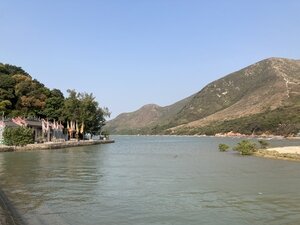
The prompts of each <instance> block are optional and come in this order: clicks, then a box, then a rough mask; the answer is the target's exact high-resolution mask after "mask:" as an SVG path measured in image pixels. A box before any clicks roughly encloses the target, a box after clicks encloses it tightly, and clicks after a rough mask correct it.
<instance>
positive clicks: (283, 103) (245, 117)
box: [106, 58, 300, 134]
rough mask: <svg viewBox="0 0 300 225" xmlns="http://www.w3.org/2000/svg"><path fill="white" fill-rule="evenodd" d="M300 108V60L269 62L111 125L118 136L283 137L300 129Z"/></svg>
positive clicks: (114, 121) (141, 109) (140, 111)
mask: <svg viewBox="0 0 300 225" xmlns="http://www.w3.org/2000/svg"><path fill="white" fill-rule="evenodd" d="M299 105H300V60H292V59H284V58H269V59H265V60H262V61H260V62H257V63H255V64H253V65H250V66H248V67H246V68H244V69H241V70H239V71H236V72H234V73H231V74H229V75H227V76H225V77H223V78H221V79H219V80H216V81H214V82H212V83H210V84H208V85H207V86H206V87H204V88H203V89H202V90H201V91H199V92H198V93H195V94H194V95H192V96H190V97H187V98H185V99H183V100H181V101H178V102H176V103H174V104H173V105H170V106H165V107H161V106H158V105H155V104H149V105H145V106H143V107H141V108H140V109H139V110H137V111H135V112H132V113H123V114H120V115H119V116H118V117H116V118H115V119H113V120H111V121H109V122H108V123H107V126H106V127H107V129H108V130H109V131H110V132H111V133H116V134H214V133H218V132H229V131H236V132H237V131H242V132H243V133H251V132H254V131H256V132H258V133H262V132H267V133H280V130H282V129H281V128H280V126H283V125H284V126H285V128H286V133H289V134H290V133H297V130H300V116H299V115H300V110H299ZM258 121H260V124H259V123H258ZM225 125H226V126H225ZM226 127H227V128H226ZM212 128H213V129H212ZM239 129H240V130H239ZM276 130H278V132H276Z"/></svg>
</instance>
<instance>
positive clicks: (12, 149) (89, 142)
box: [0, 140, 115, 152]
mask: <svg viewBox="0 0 300 225" xmlns="http://www.w3.org/2000/svg"><path fill="white" fill-rule="evenodd" d="M114 142H115V141H114V140H87V141H64V142H47V143H42V144H29V145H26V146H22V147H21V146H6V145H0V152H21V151H33V150H49V149H61V148H71V147H80V146H88V145H98V144H110V143H114Z"/></svg>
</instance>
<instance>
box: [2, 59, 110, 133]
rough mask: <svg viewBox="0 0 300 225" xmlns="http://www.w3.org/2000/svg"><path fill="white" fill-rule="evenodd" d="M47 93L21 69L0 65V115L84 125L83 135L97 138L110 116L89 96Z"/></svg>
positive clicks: (88, 94)
mask: <svg viewBox="0 0 300 225" xmlns="http://www.w3.org/2000/svg"><path fill="white" fill-rule="evenodd" d="M67 93H68V95H69V96H68V97H66V98H65V97H64V95H63V93H62V92H61V91H60V90H59V89H52V90H50V89H49V88H48V87H46V86H45V85H44V84H42V83H40V82H39V81H38V80H36V79H32V77H31V76H30V75H29V74H28V73H27V72H25V71H24V70H23V69H22V68H21V67H17V66H13V65H9V64H1V63H0V113H1V115H2V113H4V114H5V116H7V117H14V116H24V117H37V118H47V119H49V120H56V121H57V120H59V121H62V122H63V123H64V124H65V125H66V123H67V121H74V122H75V121H76V122H77V123H78V124H80V125H81V124H83V125H84V128H85V129H84V131H85V132H86V133H91V134H97V133H99V132H100V130H101V127H102V126H103V125H104V124H105V118H106V117H108V116H109V115H110V113H109V111H108V109H107V108H101V107H100V105H99V103H98V102H97V101H96V98H95V97H94V96H93V94H92V93H86V92H83V93H77V91H76V90H68V91H67Z"/></svg>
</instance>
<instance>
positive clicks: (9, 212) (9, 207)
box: [0, 189, 26, 225]
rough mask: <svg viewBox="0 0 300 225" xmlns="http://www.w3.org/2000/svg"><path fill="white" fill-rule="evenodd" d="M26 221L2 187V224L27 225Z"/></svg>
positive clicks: (0, 205) (0, 206) (0, 218)
mask: <svg viewBox="0 0 300 225" xmlns="http://www.w3.org/2000/svg"><path fill="white" fill-rule="evenodd" d="M25 224H26V223H25V222H24V220H23V219H22V217H21V216H20V214H19V213H18V211H17V210H16V209H15V207H14V206H13V204H12V203H11V202H10V201H9V199H8V198H7V196H6V194H5V193H4V192H3V191H2V190H1V189H0V225H25Z"/></svg>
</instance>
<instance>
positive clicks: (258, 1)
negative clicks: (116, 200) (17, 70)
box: [0, 0, 300, 117]
mask: <svg viewBox="0 0 300 225" xmlns="http://www.w3.org/2000/svg"><path fill="white" fill-rule="evenodd" d="M299 12H300V1H299V0H251V1H243V0H235V1H234V0H226V1H225V0H219V1H216V0H210V1H201V0H195V1H193V0H181V1H178V0H106V1H101V0H85V1H84V0H51V1H50V0H49V1H40V0H26V1H24V0H19V1H17V0H3V1H1V4H0V26H1V33H0V62H3V63H10V64H14V65H18V66H21V67H23V68H24V69H25V70H26V71H27V72H29V73H30V74H31V75H32V76H33V77H34V78H36V79H38V80H39V81H41V82H42V83H44V84H45V85H46V86H48V87H50V88H59V89H61V90H62V91H63V92H65V91H66V90H67V89H76V90H78V91H86V92H93V93H94V95H95V96H96V97H97V100H98V101H99V102H100V104H101V105H102V106H107V107H108V108H109V109H110V110H111V111H112V113H113V114H112V116H113V117H114V116H116V115H117V114H119V113H121V112H129V111H134V110H136V109H138V108H139V107H141V106H142V105H144V104H147V103H156V104H159V105H162V106H164V105H168V104H171V103H174V102H175V101H177V100H180V99H182V98H185V97H187V96H189V95H191V94H193V93H195V92H197V91H199V90H201V89H202V88H203V87H204V86H205V85H206V84H208V83H209V82H211V81H213V80H215V79H217V78H220V77H222V76H224V75H226V74H228V73H230V72H233V71H235V70H238V69H240V68H242V67H245V66H247V65H249V64H252V63H254V62H256V61H259V60H261V59H264V58H268V57H272V56H276V57H286V58H296V59H299V58H300V42H299V38H300V14H299Z"/></svg>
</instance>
